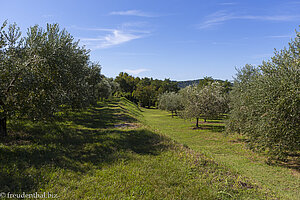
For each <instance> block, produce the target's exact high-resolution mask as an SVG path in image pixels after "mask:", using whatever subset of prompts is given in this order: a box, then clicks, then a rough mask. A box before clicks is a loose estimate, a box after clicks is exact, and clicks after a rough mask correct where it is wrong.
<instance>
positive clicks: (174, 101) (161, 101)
mask: <svg viewBox="0 0 300 200" xmlns="http://www.w3.org/2000/svg"><path fill="white" fill-rule="evenodd" d="M158 108H159V109H161V110H167V111H170V112H172V117H173V114H174V112H175V113H177V111H179V110H182V108H183V105H182V96H181V95H180V94H178V93H175V92H165V93H163V94H161V95H160V96H159V98H158Z"/></svg>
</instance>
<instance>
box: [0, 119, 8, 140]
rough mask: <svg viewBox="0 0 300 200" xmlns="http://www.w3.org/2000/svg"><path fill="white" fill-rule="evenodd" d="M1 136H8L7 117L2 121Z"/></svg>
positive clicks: (0, 125)
mask: <svg viewBox="0 0 300 200" xmlns="http://www.w3.org/2000/svg"><path fill="white" fill-rule="evenodd" d="M0 136H4V137H5V136H7V127H6V117H4V118H2V119H0Z"/></svg>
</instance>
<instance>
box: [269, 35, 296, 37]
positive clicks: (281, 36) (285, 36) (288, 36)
mask: <svg viewBox="0 0 300 200" xmlns="http://www.w3.org/2000/svg"><path fill="white" fill-rule="evenodd" d="M292 37H293V36H292V35H270V36H266V38H292Z"/></svg>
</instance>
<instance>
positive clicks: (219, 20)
mask: <svg viewBox="0 0 300 200" xmlns="http://www.w3.org/2000/svg"><path fill="white" fill-rule="evenodd" d="M241 19H242V20H260V21H294V20H300V15H269V16H268V15H265V16H264V15H261V16H260V15H236V14H234V13H228V12H226V11H218V12H215V13H213V14H211V15H209V16H207V18H206V20H205V21H203V22H202V23H201V24H200V25H198V28H199V29H208V28H212V27H215V26H217V25H220V24H223V23H224V22H226V21H230V20H241Z"/></svg>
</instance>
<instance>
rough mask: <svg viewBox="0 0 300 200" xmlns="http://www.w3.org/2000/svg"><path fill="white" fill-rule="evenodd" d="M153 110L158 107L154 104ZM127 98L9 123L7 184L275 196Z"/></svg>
mask: <svg viewBox="0 0 300 200" xmlns="http://www.w3.org/2000/svg"><path fill="white" fill-rule="evenodd" d="M153 111H154V110H153ZM143 119H144V117H143V114H142V112H141V111H140V110H139V109H138V108H137V107H136V105H134V104H132V103H131V102H129V101H127V100H126V99H114V100H111V101H106V102H99V104H98V105H97V106H95V107H91V108H89V109H86V110H82V111H78V112H70V113H68V114H62V118H61V121H56V122H52V123H31V122H26V121H19V122H14V123H12V122H11V123H10V124H9V127H10V132H9V136H8V137H7V138H2V139H1V143H0V159H1V164H0V192H5V193H7V192H10V193H15V194H18V193H19V194H22V193H23V192H25V193H27V194H30V193H35V192H38V193H43V192H46V193H48V192H49V193H51V194H57V195H58V196H59V199H266V198H267V199H271V198H272V195H271V194H269V193H266V192H264V191H261V190H260V188H258V187H257V186H256V185H255V184H253V183H252V182H251V181H249V180H248V179H247V178H245V177H243V176H241V175H239V174H237V173H235V172H234V171H232V170H229V169H228V168H227V167H225V166H224V165H221V164H219V163H217V162H215V161H214V160H212V159H209V158H207V157H205V156H203V155H202V154H198V153H197V152H194V151H193V150H191V149H189V148H186V147H185V146H184V145H181V144H179V143H177V142H175V141H173V140H170V139H169V138H167V137H165V136H162V135H160V134H158V133H155V132H154V131H151V130H150V129H148V128H146V127H145V126H144V125H143V124H142V123H141V121H143Z"/></svg>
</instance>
